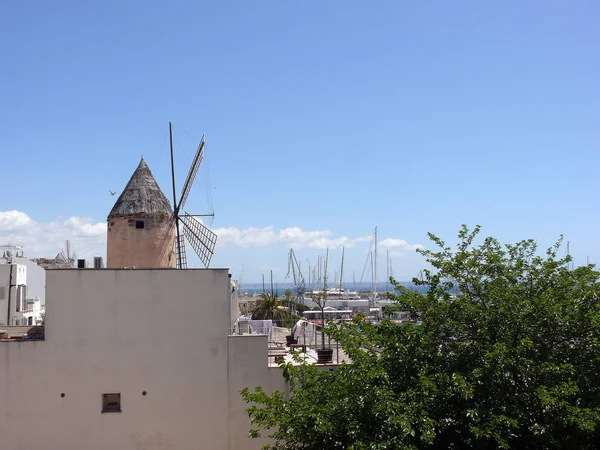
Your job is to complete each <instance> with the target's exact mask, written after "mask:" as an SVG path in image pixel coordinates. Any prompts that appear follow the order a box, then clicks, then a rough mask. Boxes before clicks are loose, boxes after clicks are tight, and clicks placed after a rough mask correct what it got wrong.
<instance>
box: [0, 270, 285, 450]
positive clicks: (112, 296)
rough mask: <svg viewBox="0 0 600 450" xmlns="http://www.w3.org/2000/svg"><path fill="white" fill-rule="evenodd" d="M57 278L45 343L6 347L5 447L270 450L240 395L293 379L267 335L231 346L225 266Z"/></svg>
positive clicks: (51, 280)
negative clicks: (116, 398) (106, 405)
mask: <svg viewBox="0 0 600 450" xmlns="http://www.w3.org/2000/svg"><path fill="white" fill-rule="evenodd" d="M46 278H47V291H46V293H47V303H46V327H45V332H46V340H45V341H15V342H3V341H0V405H1V408H0V436H1V438H0V448H1V449H2V450H21V449H22V450H25V449H27V450H29V449H36V450H56V449H61V450H81V449H86V450H105V449H110V448H114V449H119V450H150V449H162V450H166V449H177V450H179V449H193V450H195V449H210V450H221V449H222V450H225V449H227V450H258V449H260V447H261V445H262V444H263V443H264V442H261V441H258V440H252V439H250V438H248V437H247V436H248V430H249V428H250V423H249V419H248V418H247V416H246V413H245V412H244V411H245V409H246V408H247V405H246V404H245V403H243V401H242V399H241V396H240V394H239V392H240V390H241V389H243V388H244V387H250V388H252V387H254V386H257V385H262V386H263V387H264V388H265V389H266V390H267V391H272V390H274V389H279V390H284V389H285V382H284V379H283V375H282V373H281V370H280V369H278V368H269V367H268V366H267V337H266V336H231V337H228V335H227V331H228V328H229V327H230V326H231V317H230V310H231V284H230V279H229V275H228V271H227V270H226V269H210V270H204V269H196V270H170V269H165V270H109V269H104V270H93V269H81V270H78V269H67V270H50V271H48V272H47V273H46ZM144 391H145V392H146V395H143V392H144ZM104 393H120V394H121V407H122V412H120V413H104V414H103V413H102V412H101V407H102V394H104ZM63 394H64V397H63V396H62V395H63Z"/></svg>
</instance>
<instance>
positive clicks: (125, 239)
mask: <svg viewBox="0 0 600 450" xmlns="http://www.w3.org/2000/svg"><path fill="white" fill-rule="evenodd" d="M169 135H170V141H171V175H172V184H173V205H174V208H173V209H171V205H170V203H169V201H168V200H167V197H165V195H164V194H163V192H162V191H161V189H160V187H159V186H158V183H157V182H156V180H155V179H154V177H153V176H152V173H151V172H150V168H149V167H148V165H147V164H146V162H145V161H144V158H142V160H141V161H140V164H139V166H138V168H137V169H136V170H135V172H134V173H133V175H132V176H131V179H130V180H129V183H127V186H126V187H125V189H124V190H123V192H122V193H121V195H120V196H119V198H118V199H117V202H116V203H115V205H114V207H113V209H112V210H111V212H110V214H109V215H108V219H107V220H108V230H107V233H108V235H107V258H106V259H107V267H108V268H123V267H135V268H140V269H141V268H175V267H176V268H178V269H185V268H187V257H186V250H185V241H186V240H187V241H188V243H189V244H190V245H191V247H192V248H193V249H194V251H195V252H196V254H197V255H198V257H199V258H200V261H201V262H202V264H203V265H204V266H205V267H208V266H209V264H210V260H211V257H212V255H213V253H214V249H215V244H216V242H217V235H216V234H215V233H213V232H212V231H211V230H209V229H208V228H207V227H206V226H204V224H203V223H202V222H201V221H199V220H198V219H197V217H200V216H212V214H188V213H187V212H183V207H184V205H185V202H186V200H187V198H188V196H189V194H190V190H191V188H192V185H193V184H194V179H195V177H196V174H197V173H198V168H199V167H200V163H201V162H202V158H203V156H204V137H203V138H202V140H201V142H200V145H199V146H198V150H197V151H196V155H195V157H194V160H193V162H192V165H191V167H190V170H189V173H188V176H187V178H186V180H185V182H184V185H183V189H182V191H181V195H180V196H179V199H178V198H177V195H176V187H175V165H174V156H173V134H172V128H171V124H170V123H169Z"/></svg>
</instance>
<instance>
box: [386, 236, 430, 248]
mask: <svg viewBox="0 0 600 450" xmlns="http://www.w3.org/2000/svg"><path fill="white" fill-rule="evenodd" d="M378 246H379V247H381V248H389V249H392V248H394V249H402V250H416V249H418V248H423V246H422V245H421V244H409V243H408V242H406V241H405V240H404V239H394V238H387V239H384V240H383V241H381V242H379V244H378Z"/></svg>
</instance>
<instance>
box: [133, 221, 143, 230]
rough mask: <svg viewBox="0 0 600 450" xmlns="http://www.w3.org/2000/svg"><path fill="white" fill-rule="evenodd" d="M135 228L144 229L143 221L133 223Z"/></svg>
mask: <svg viewBox="0 0 600 450" xmlns="http://www.w3.org/2000/svg"><path fill="white" fill-rule="evenodd" d="M135 227H136V228H137V229H138V230H139V229H141V228H144V221H143V220H136V221H135Z"/></svg>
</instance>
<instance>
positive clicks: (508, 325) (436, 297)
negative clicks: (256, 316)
mask: <svg viewBox="0 0 600 450" xmlns="http://www.w3.org/2000/svg"><path fill="white" fill-rule="evenodd" d="M478 233H479V227H476V228H475V230H474V231H469V230H468V229H467V228H466V227H464V226H463V228H462V230H461V231H460V233H459V243H458V245H457V246H456V247H455V248H454V249H453V248H451V247H450V246H448V245H446V243H444V242H443V241H442V240H441V239H440V238H438V237H437V236H435V235H432V234H430V235H429V236H430V238H431V240H432V241H433V243H434V244H435V245H436V246H437V248H436V249H435V250H419V251H420V253H421V254H423V255H424V256H425V258H426V260H427V261H428V263H429V264H430V267H431V268H430V269H429V270H423V277H422V278H421V279H415V280H413V281H414V283H416V284H417V285H418V286H419V290H409V289H406V288H404V287H403V286H401V285H399V284H398V283H396V282H395V281H393V280H392V281H393V282H394V285H395V287H396V290H397V294H391V295H390V296H391V298H393V299H394V300H396V307H397V308H399V309H401V310H403V311H407V312H409V313H410V314H411V315H412V316H413V318H415V319H418V320H419V322H418V324H417V325H414V324H410V323H409V324H404V325H398V324H394V323H392V322H391V321H389V320H385V319H384V320H383V321H382V322H381V323H379V324H372V323H369V322H368V321H366V320H365V319H364V317H358V318H355V319H354V320H353V322H352V323H351V324H347V325H342V326H334V325H331V324H330V325H329V326H328V332H329V333H330V334H331V335H332V337H334V338H335V339H337V340H338V342H340V344H341V345H342V347H343V348H344V350H345V351H346V352H347V354H348V355H349V356H350V357H351V359H352V361H353V362H352V363H350V364H345V365H342V366H341V367H340V368H339V369H338V370H337V371H320V370H318V368H317V367H315V366H312V365H296V366H292V365H290V364H288V365H286V366H284V374H285V376H286V377H287V379H288V381H289V387H290V393H289V395H285V394H283V393H281V392H274V393H270V394H267V393H265V392H264V391H263V390H262V389H261V388H256V389H255V390H253V391H250V390H248V389H245V390H244V391H242V396H243V398H244V399H245V400H246V401H247V402H249V403H250V404H251V405H250V407H249V409H248V413H249V415H250V418H251V420H252V423H253V425H254V426H256V427H257V429H261V430H263V432H264V433H266V435H268V436H270V437H271V438H272V439H273V444H272V445H271V446H269V447H268V448H271V449H281V450H283V449H286V450H292V449H315V450H316V449H324V448H327V449H353V450H358V449H409V448H410V449H448V448H455V449H459V448H460V449H462V448H465V449H493V448H511V449H562V448H570V449H593V448H600V444H599V443H600V426H599V424H600V375H599V374H600V300H599V298H600V297H599V294H598V292H599V289H600V283H599V277H600V274H599V273H598V272H597V271H595V270H594V269H593V267H592V266H584V267H579V268H577V269H573V270H571V269H570V267H569V262H570V257H568V256H567V257H559V256H557V255H558V252H559V248H560V241H559V242H558V243H557V244H556V245H555V246H553V247H552V248H550V249H548V251H547V252H546V254H545V255H543V256H541V255H540V254H539V253H538V251H537V247H536V244H535V242H534V241H532V240H526V241H521V242H518V243H517V244H514V245H501V244H500V243H499V242H498V241H497V240H495V239H493V238H486V239H484V240H483V242H482V243H481V244H479V245H477V246H475V245H474V244H473V243H474V239H475V238H476V236H477V235H478ZM455 286H458V294H457V295H452V291H453V290H454V289H455ZM265 430H266V431H265ZM259 433H260V432H259V431H257V430H251V435H258V434H259Z"/></svg>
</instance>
